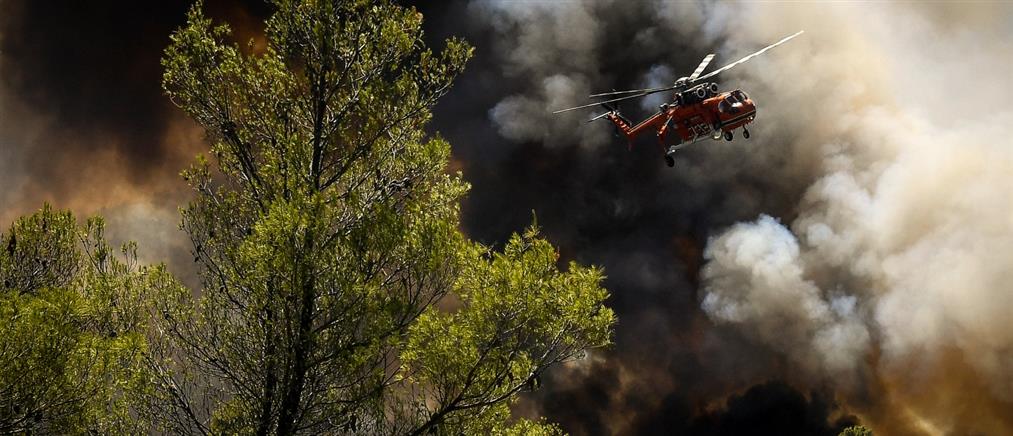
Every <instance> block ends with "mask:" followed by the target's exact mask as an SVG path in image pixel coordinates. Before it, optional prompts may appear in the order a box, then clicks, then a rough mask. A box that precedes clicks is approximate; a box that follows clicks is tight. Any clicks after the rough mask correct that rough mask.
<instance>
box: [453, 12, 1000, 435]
mask: <svg viewBox="0 0 1013 436" xmlns="http://www.w3.org/2000/svg"><path fill="white" fill-rule="evenodd" d="M472 6H473V7H472V10H473V11H475V12H476V13H479V14H480V15H481V16H483V17H484V19H486V20H488V21H490V22H495V23H499V26H498V27H497V28H496V29H495V31H496V32H498V33H499V38H500V39H501V40H502V41H504V43H503V44H502V46H501V47H499V51H500V52H501V53H503V58H504V59H505V60H506V61H507V63H506V65H505V66H504V68H505V71H507V74H509V75H511V76H512V77H524V76H527V77H529V78H530V82H531V85H530V86H529V87H528V88H527V89H525V90H522V91H520V92H518V93H517V94H515V95H514V96H511V97H509V98H507V99H505V100H503V101H501V102H500V104H499V105H497V106H496V107H495V108H494V109H493V110H492V111H491V113H490V117H491V119H492V120H493V121H494V122H495V123H496V124H497V125H498V127H499V129H500V132H501V134H502V135H504V136H505V137H507V138H509V139H513V140H516V141H525V140H541V141H544V142H545V143H547V144H550V145H551V143H553V142H554V139H556V138H559V137H560V135H567V134H569V135H585V136H584V137H583V141H582V142H583V143H586V144H590V145H598V144H600V143H601V142H607V138H604V139H601V138H599V137H597V136H594V135H598V134H599V133H598V132H599V131H597V130H592V129H579V128H578V127H577V125H576V123H575V121H576V120H577V119H578V118H579V117H572V116H571V117H559V116H553V115H551V114H550V113H549V112H550V111H551V110H553V109H558V108H561V107H566V106H575V105H577V104H581V103H583V102H584V101H585V97H586V94H587V93H588V91H597V90H598V89H592V87H594V86H596V85H598V84H600V83H602V82H603V81H605V82H607V81H608V80H609V79H611V78H612V77H614V75H615V74H617V72H616V71H610V70H607V69H605V68H604V67H603V63H604V62H605V61H606V58H607V57H608V56H609V53H611V52H608V50H606V48H605V47H606V46H607V45H608V44H609V43H610V42H609V41H608V32H607V28H608V26H615V25H617V24H616V23H619V24H618V25H637V26H641V27H642V30H641V31H640V32H639V33H638V36H637V38H634V40H632V41H624V43H625V44H626V45H627V46H628V47H629V49H630V50H639V51H642V52H644V53H648V54H649V53H651V52H652V50H655V49H654V48H653V47H655V46H657V45H658V44H662V43H671V44H680V43H682V44H689V45H692V46H693V47H695V48H696V49H697V50H710V49H709V48H707V47H711V48H717V49H718V50H717V53H718V58H717V59H716V60H715V62H714V64H715V66H712V67H711V68H715V67H716V66H720V65H723V64H724V63H726V62H730V61H732V60H734V59H737V58H738V57H740V56H742V55H745V54H748V53H750V52H752V51H753V50H756V49H757V48H759V47H762V46H764V45H766V44H769V43H771V42H773V41H777V40H778V39H780V38H782V37H784V36H786V35H789V34H791V33H794V32H795V31H797V30H805V31H806V33H805V34H804V35H803V36H802V37H800V38H798V39H797V40H794V41H792V42H791V43H789V44H787V45H785V46H783V47H779V48H777V49H775V50H773V51H772V52H770V53H768V54H767V55H765V56H763V57H760V58H757V59H754V60H752V61H751V62H750V63H747V64H745V65H743V66H741V67H739V68H737V69H735V70H732V71H730V72H729V73H727V74H725V75H723V77H721V78H720V80H721V82H722V84H723V85H724V87H725V88H729V87H741V88H742V89H745V90H746V91H747V92H749V93H750V94H751V95H752V96H753V97H754V99H755V100H757V102H758V106H759V112H758V117H757V120H756V124H755V126H751V130H753V135H754V137H756V138H759V139H752V140H750V142H749V143H746V144H743V143H741V142H738V143H733V144H732V146H731V147H729V146H727V145H723V144H719V143H713V144H711V143H707V144H701V145H699V147H707V148H708V149H707V150H708V151H706V153H708V154H709V155H710V158H709V159H706V160H705V161H703V162H701V163H699V164H698V165H696V166H693V167H689V168H682V171H683V174H685V175H684V176H683V177H691V178H695V179H697V180H698V181H699V183H700V185H701V186H702V188H701V189H704V188H703V187H705V186H706V183H707V182H708V180H715V179H718V178H721V179H727V178H729V177H731V176H730V175H729V173H734V172H736V171H740V170H742V169H743V168H745V166H747V165H749V166H762V167H764V168H767V169H768V170H769V171H767V174H769V177H782V178H784V180H785V181H786V182H785V183H793V182H795V181H798V180H800V179H803V180H815V183H812V184H811V186H808V188H806V189H805V195H804V198H803V200H802V201H801V202H800V203H799V204H798V205H797V206H796V207H795V214H793V215H792V216H790V217H785V218H784V222H779V221H777V220H776V219H774V218H771V217H768V216H759V217H757V218H756V220H755V221H753V222H746V223H741V224H739V225H736V226H733V227H731V228H729V229H727V230H725V231H723V232H719V233H718V234H716V235H714V236H713V237H712V239H711V241H710V243H709V245H708V247H707V248H706V251H705V259H706V265H705V266H704V268H703V271H702V281H703V282H702V284H701V288H702V292H701V307H702V309H703V310H704V311H705V312H706V313H707V315H708V316H709V317H710V319H711V320H712V321H713V322H714V323H717V324H723V325H728V326H733V327H737V328H738V330H740V331H741V332H742V333H743V334H744V335H746V336H748V337H750V338H752V340H754V341H755V342H756V343H758V344H762V345H764V346H767V347H769V348H771V349H773V350H775V351H776V352H778V353H781V354H782V355H783V356H785V357H786V358H787V359H788V360H789V361H790V362H792V365H793V368H794V369H796V370H798V371H799V376H798V377H799V379H800V380H803V381H804V382H805V383H812V384H820V383H830V384H832V385H834V386H835V388H836V389H837V390H838V392H840V393H841V395H843V396H844V398H842V401H844V402H845V403H849V404H850V405H851V407H852V408H853V410H855V411H857V412H858V413H860V414H862V415H863V418H865V419H867V420H868V422H869V423H870V424H871V425H872V427H873V428H874V430H878V431H881V432H886V433H888V434H889V433H898V432H900V433H912V432H913V433H928V434H945V433H953V432H960V433H973V432H984V433H986V434H996V433H1005V432H1010V431H1013V418H1011V417H1010V416H1009V413H1008V412H1009V410H1011V408H1013V316H1010V314H1011V313H1013V109H1011V107H1010V106H1009V105H1008V103H1007V101H1008V100H1009V99H1010V98H1011V97H1013V83H1011V81H1010V77H1009V71H1010V70H1011V69H1013V6H1010V5H1009V4H1007V3H1003V2H971V3H952V4H951V3H932V4H921V3H907V2H904V3H874V2H856V3H846V2H845V3H832V4H820V5H809V4H801V3H795V2H790V3H776V2H775V3H769V2H757V3H744V4H736V3H704V2H682V1H679V2H676V1H653V2H647V1H645V2H633V3H626V4H625V6H624V7H625V8H628V9H636V10H640V11H643V10H644V9H648V10H649V14H648V15H650V16H653V17H655V21H653V22H641V23H628V22H624V19H625V18H627V17H624V16H623V15H622V10H623V8H622V7H618V6H617V5H616V4H614V2H610V1H592V0H587V1H561V2H527V1H507V0H503V1H497V0H479V1H476V2H473V4H472ZM659 41H660V42H659ZM679 41H682V42H679ZM686 41H689V42H686ZM666 62H667V60H665V59H659V60H658V61H657V65H656V68H655V69H652V70H651V71H644V72H640V73H639V74H640V76H639V77H640V80H641V82H642V83H640V84H643V83H645V82H647V83H657V82H661V81H664V78H663V77H658V76H659V75H664V74H673V73H674V74H673V76H674V75H678V73H681V66H680V68H675V67H673V66H670V65H666ZM682 62H683V64H685V63H686V62H688V61H682ZM694 65H695V63H694ZM613 67H616V66H613ZM690 68H691V67H690ZM675 78H676V77H671V78H669V79H675ZM630 85H631V87H633V86H636V85H638V84H637V83H631V84H630ZM568 103H569V104H568ZM651 103H652V104H653V102H651ZM646 106H651V105H650V104H647V105H646ZM583 115H586V114H583ZM570 141H572V139H571V140H570ZM742 154H747V156H746V157H739V156H741V155H742ZM679 169H680V168H679V167H678V166H677V170H679ZM800 175H805V176H806V177H800ZM805 183H809V182H808V181H807V182H805ZM728 195H729V196H732V195H736V194H734V193H729V194H728Z"/></svg>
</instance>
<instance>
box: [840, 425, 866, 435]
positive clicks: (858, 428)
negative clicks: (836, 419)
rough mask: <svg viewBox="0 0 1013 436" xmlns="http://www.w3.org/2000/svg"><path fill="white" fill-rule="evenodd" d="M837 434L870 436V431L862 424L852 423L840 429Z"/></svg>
mask: <svg viewBox="0 0 1013 436" xmlns="http://www.w3.org/2000/svg"><path fill="white" fill-rule="evenodd" d="M838 436H872V432H871V431H869V429H867V428H865V426H862V425H853V426H851V427H848V428H846V429H844V430H842V431H841V434H840V435H838Z"/></svg>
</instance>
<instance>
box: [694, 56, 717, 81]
mask: <svg viewBox="0 0 1013 436" xmlns="http://www.w3.org/2000/svg"><path fill="white" fill-rule="evenodd" d="M711 59H714V53H711V54H709V55H707V57H705V58H703V60H702V61H700V65H699V66H697V67H696V69H695V70H693V74H690V75H689V81H690V82H692V81H694V80H696V78H697V76H699V75H700V73H702V72H703V70H704V68H707V64H709V63H711Z"/></svg>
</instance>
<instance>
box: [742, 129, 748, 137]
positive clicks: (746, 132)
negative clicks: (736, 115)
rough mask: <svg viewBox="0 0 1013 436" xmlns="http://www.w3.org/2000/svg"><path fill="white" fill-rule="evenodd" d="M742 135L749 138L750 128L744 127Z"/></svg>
mask: <svg viewBox="0 0 1013 436" xmlns="http://www.w3.org/2000/svg"><path fill="white" fill-rule="evenodd" d="M742 137H743V138H746V139H749V129H747V128H745V127H743V128H742Z"/></svg>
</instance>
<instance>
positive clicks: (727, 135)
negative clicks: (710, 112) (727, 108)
mask: <svg viewBox="0 0 1013 436" xmlns="http://www.w3.org/2000/svg"><path fill="white" fill-rule="evenodd" d="M732 138H733V136H732V132H731V131H730V130H729V131H727V132H725V141H731V140H732Z"/></svg>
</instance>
